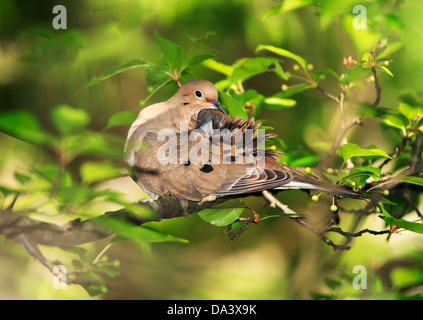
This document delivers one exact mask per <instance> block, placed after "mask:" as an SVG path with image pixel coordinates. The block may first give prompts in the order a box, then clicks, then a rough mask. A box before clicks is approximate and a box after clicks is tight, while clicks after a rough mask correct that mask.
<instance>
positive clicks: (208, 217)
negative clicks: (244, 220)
mask: <svg viewBox="0 0 423 320" xmlns="http://www.w3.org/2000/svg"><path fill="white" fill-rule="evenodd" d="M228 206H232V207H228ZM240 206H244V205H243V203H242V201H240V200H235V201H229V202H227V203H223V204H220V205H216V206H213V207H211V208H207V209H203V210H201V211H200V212H198V216H199V217H200V218H201V219H203V220H204V221H206V222H208V223H210V224H212V225H215V226H217V227H224V226H227V225H229V224H231V223H233V222H235V221H236V220H237V219H238V218H239V216H240V215H241V214H242V213H243V212H244V210H245V208H244V207H241V208H240Z"/></svg>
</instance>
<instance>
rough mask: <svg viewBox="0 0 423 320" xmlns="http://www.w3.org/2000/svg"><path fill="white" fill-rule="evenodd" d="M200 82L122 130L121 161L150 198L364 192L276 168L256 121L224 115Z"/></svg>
mask: <svg viewBox="0 0 423 320" xmlns="http://www.w3.org/2000/svg"><path fill="white" fill-rule="evenodd" d="M218 97H219V94H218V90H217V89H216V87H215V86H214V84H213V83H211V82H209V81H207V80H201V79H191V80H188V81H186V82H185V83H183V84H182V85H181V86H180V87H179V89H178V90H177V92H176V93H175V94H174V95H173V96H172V97H171V98H169V99H168V100H167V101H164V102H159V103H155V104H152V105H150V106H147V107H145V108H143V109H142V110H141V112H140V113H139V115H138V117H137V119H136V120H135V121H134V123H133V124H132V125H131V127H130V128H129V131H128V135H127V139H126V143H125V149H124V155H125V156H124V161H125V164H126V167H127V169H128V171H129V174H130V176H131V177H132V179H133V180H134V181H135V182H136V183H137V184H138V185H139V186H140V187H141V188H142V189H143V190H144V192H145V193H146V194H147V195H148V196H149V197H152V198H153V199H155V198H157V197H159V196H161V195H164V194H171V195H173V196H176V197H177V198H180V199H185V200H189V201H195V202H201V201H206V200H207V199H210V198H213V199H215V198H216V197H225V196H238V195H239V196H240V197H241V196H246V195H249V194H254V193H256V192H260V191H263V190H276V191H277V190H284V189H305V190H320V191H323V192H327V193H330V194H333V195H337V196H341V197H350V198H356V199H363V200H364V199H370V198H369V197H368V196H367V195H364V194H361V193H358V192H354V191H352V190H350V189H347V188H344V187H341V186H338V185H334V184H332V183H328V182H325V181H321V180H318V179H315V178H312V177H310V176H309V175H307V174H304V173H301V172H299V171H297V170H295V169H293V168H290V167H288V166H286V165H284V164H282V163H281V162H280V160H279V156H280V155H281V153H280V152H277V151H272V150H268V149H266V148H265V146H264V145H263V141H264V140H266V139H268V138H269V137H275V135H273V134H265V133H264V132H263V131H264V129H263V130H262V129H260V125H261V123H259V122H255V119H254V118H249V119H247V120H245V119H244V118H240V117H238V116H235V117H231V116H230V115H228V114H227V112H226V110H225V109H224V108H223V107H222V105H221V104H220V103H219V99H218Z"/></svg>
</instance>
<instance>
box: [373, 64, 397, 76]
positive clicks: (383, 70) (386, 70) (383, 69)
mask: <svg viewBox="0 0 423 320" xmlns="http://www.w3.org/2000/svg"><path fill="white" fill-rule="evenodd" d="M377 69H379V70H380V71H382V72H383V73H386V74H387V75H389V76H391V77H393V76H394V74H393V73H392V72H391V70H389V69H388V68H387V67H385V66H377Z"/></svg>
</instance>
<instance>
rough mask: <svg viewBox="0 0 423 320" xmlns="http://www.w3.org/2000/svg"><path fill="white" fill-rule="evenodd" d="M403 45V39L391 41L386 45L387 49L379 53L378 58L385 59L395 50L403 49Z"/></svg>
mask: <svg viewBox="0 0 423 320" xmlns="http://www.w3.org/2000/svg"><path fill="white" fill-rule="evenodd" d="M403 46H404V45H403V43H402V42H401V41H397V42H392V43H389V44H388V45H387V46H386V48H385V50H384V51H382V52H381V53H379V54H378V55H377V59H383V58H385V57H388V56H390V55H392V54H393V53H394V52H396V51H398V50H400V49H402V47H403Z"/></svg>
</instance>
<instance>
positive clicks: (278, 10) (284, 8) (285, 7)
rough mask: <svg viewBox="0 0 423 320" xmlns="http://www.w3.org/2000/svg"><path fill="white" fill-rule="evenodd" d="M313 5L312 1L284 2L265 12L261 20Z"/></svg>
mask: <svg viewBox="0 0 423 320" xmlns="http://www.w3.org/2000/svg"><path fill="white" fill-rule="evenodd" d="M311 5H314V0H284V1H283V2H282V3H281V4H280V5H278V6H275V7H272V8H270V9H269V10H267V11H266V12H265V13H264V15H263V16H262V19H263V20H264V19H267V18H269V17H271V16H274V15H280V14H285V13H287V12H290V11H293V10H296V9H299V8H302V7H307V6H311Z"/></svg>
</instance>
